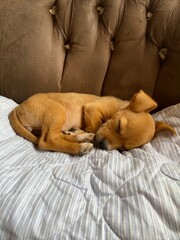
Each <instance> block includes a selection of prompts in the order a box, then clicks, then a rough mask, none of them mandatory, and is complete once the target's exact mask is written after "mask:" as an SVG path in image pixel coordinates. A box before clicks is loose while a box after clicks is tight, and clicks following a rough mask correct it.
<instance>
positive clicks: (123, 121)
mask: <svg viewBox="0 0 180 240" xmlns="http://www.w3.org/2000/svg"><path fill="white" fill-rule="evenodd" d="M126 126H127V118H126V117H125V116H122V117H121V118H120V119H119V118H118V119H116V132H117V133H120V131H121V132H122V130H123V129H125V128H126Z"/></svg>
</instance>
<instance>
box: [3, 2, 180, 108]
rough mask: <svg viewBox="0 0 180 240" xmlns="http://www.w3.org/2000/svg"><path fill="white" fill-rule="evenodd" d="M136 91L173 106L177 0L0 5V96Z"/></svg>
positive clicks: (177, 93) (178, 57)
mask: <svg viewBox="0 0 180 240" xmlns="http://www.w3.org/2000/svg"><path fill="white" fill-rule="evenodd" d="M140 89H143V90H144V91H146V92H147V93H148V94H150V95H151V96H153V97H154V99H155V100H157V102H158V104H159V109H161V108H164V107H166V106H168V105H172V104H175V103H178V102H180V1H179V0H101V1H100V0H57V1H53V0H33V1H24V0H16V1H15V0H1V2H0V94H1V95H3V96H6V97H9V98H12V99H13V100H15V101H16V102H18V103H20V102H22V101H23V100H25V99H26V98H27V97H29V96H30V95H32V94H34V93H37V92H49V91H58V92H60V91H63V92H68V91H74V92H84V93H91V94H97V95H114V96H116V97H120V98H122V99H129V98H130V97H131V96H132V95H133V93H134V92H137V91H138V90H140Z"/></svg>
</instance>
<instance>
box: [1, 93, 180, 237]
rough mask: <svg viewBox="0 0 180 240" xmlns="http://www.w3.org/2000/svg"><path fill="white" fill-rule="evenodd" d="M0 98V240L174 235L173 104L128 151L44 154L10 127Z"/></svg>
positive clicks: (178, 109)
mask: <svg viewBox="0 0 180 240" xmlns="http://www.w3.org/2000/svg"><path fill="white" fill-rule="evenodd" d="M15 106H16V103H14V102H13V101H12V100H10V99H7V98H5V97H2V96H0V240H25V239H26V240H73V239H75V240H85V239H86V240H92V239H95V240H105V239H107V240H117V239H123V240H152V239H155V240H162V239H164V240H167V239H170V240H178V239H180V104H177V105H175V106H171V107H169V108H166V109H164V110H162V111H161V112H158V113H156V114H155V115H154V117H155V118H156V119H157V120H163V121H166V122H168V123H170V124H172V125H173V126H174V127H175V129H176V131H177V135H176V136H172V135H171V134H170V133H168V132H162V133H159V134H158V136H157V137H156V138H155V139H154V140H153V141H152V142H151V143H148V144H146V145H144V146H143V147H141V148H138V149H134V150H131V151H128V152H121V153H120V152H118V151H111V152H106V151H102V150H96V149H93V150H92V151H91V152H90V153H89V154H87V155H86V156H83V157H73V156H69V155H67V154H62V153H54V152H43V151H40V150H38V149H36V148H35V147H34V146H33V145H32V144H31V143H30V142H28V141H26V140H24V139H23V138H21V137H19V136H17V135H16V134H15V132H14V131H13V130H12V128H11V126H10V124H9V121H8V113H9V112H10V111H11V110H12V109H13V108H14V107H15Z"/></svg>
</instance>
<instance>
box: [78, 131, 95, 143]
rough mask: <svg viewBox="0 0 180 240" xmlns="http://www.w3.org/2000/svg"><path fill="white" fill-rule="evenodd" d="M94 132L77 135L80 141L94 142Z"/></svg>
mask: <svg viewBox="0 0 180 240" xmlns="http://www.w3.org/2000/svg"><path fill="white" fill-rule="evenodd" d="M94 136H95V134H94V133H82V134H79V135H77V136H76V139H77V141H78V142H92V141H93V139H94Z"/></svg>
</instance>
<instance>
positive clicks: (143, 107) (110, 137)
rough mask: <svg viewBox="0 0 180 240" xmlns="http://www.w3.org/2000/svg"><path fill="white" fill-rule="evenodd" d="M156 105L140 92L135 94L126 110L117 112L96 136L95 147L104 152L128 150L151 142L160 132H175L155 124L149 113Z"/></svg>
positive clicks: (159, 123)
mask: <svg viewBox="0 0 180 240" xmlns="http://www.w3.org/2000/svg"><path fill="white" fill-rule="evenodd" d="M156 107H157V103H156V102H155V101H154V100H153V99H152V98H150V97H149V96H148V95H147V94H145V93H144V92H143V91H142V90H141V91H140V92H138V93H137V94H135V95H134V96H133V98H132V99H131V101H130V103H129V105H128V107H127V108H125V109H122V110H119V111H118V112H117V113H116V114H115V115H114V116H113V117H112V118H111V119H109V120H108V121H107V122H106V123H104V124H103V125H102V126H101V127H100V128H99V130H98V131H97V134H96V139H95V142H96V145H97V146H98V147H100V148H102V149H105V150H112V149H119V150H130V149H132V148H135V147H140V146H142V145H144V144H145V143H147V142H149V141H151V140H152V139H153V138H154V136H155V134H156V133H157V132H158V131H160V130H169V131H171V132H173V133H175V130H174V129H173V128H172V127H171V126H170V125H168V124H166V123H163V122H155V121H154V119H153V117H152V116H151V115H150V114H149V112H150V111H151V110H153V109H155V108H156Z"/></svg>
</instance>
